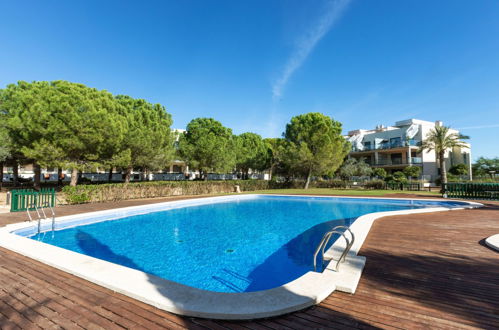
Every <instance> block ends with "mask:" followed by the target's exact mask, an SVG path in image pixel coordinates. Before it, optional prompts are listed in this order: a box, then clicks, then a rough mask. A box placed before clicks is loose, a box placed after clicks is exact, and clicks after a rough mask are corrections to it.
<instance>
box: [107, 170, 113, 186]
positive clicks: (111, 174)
mask: <svg viewBox="0 0 499 330" xmlns="http://www.w3.org/2000/svg"><path fill="white" fill-rule="evenodd" d="M111 181H113V167H111V168H110V169H109V175H108V177H107V182H108V183H111Z"/></svg>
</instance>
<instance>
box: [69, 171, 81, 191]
mask: <svg viewBox="0 0 499 330" xmlns="http://www.w3.org/2000/svg"><path fill="white" fill-rule="evenodd" d="M78 175H79V173H78V169H77V168H73V169H71V182H70V183H69V185H70V186H71V187H76V185H77V184H78Z"/></svg>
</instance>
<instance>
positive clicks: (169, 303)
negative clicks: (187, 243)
mask: <svg viewBox="0 0 499 330" xmlns="http://www.w3.org/2000/svg"><path fill="white" fill-rule="evenodd" d="M262 195H263V194H260V195H257V194H244V195H229V196H219V197H209V198H195V199H188V200H182V201H171V202H164V203H157V204H147V205H141V206H132V207H125V208H119V209H111V210H105V211H98V212H89V213H83V214H77V215H71V216H65V217H59V218H57V219H56V224H57V227H56V228H58V227H61V226H62V225H64V228H67V227H69V226H76V225H81V224H83V223H85V222H84V221H83V222H82V219H85V218H89V217H92V218H93V219H95V218H96V217H97V218H100V217H106V216H109V215H111V214H113V215H116V217H115V218H120V217H123V216H130V214H129V213H130V212H131V213H133V214H143V213H149V212H154V211H155V210H164V209H172V208H178V207H185V206H191V205H205V204H211V203H213V202H221V201H229V200H241V199H252V198H254V197H255V196H262ZM264 196H292V197H300V196H302V197H321V198H342V199H343V198H345V199H346V198H359V199H384V200H390V199H392V200H414V201H437V202H438V201H442V202H452V201H451V200H446V199H431V200H428V199H413V198H411V199H404V198H384V197H383V198H377V197H364V196H359V197H346V196H320V195H276V194H269V195H264ZM459 202H461V203H463V206H462V207H454V208H448V207H432V208H424V209H410V210H401V211H390V212H378V213H370V214H366V215H363V216H360V217H359V218H357V219H356V220H355V222H354V223H353V224H352V225H351V226H350V229H351V230H352V231H353V233H354V234H355V242H354V244H353V246H352V248H351V250H350V252H349V254H348V256H347V259H346V262H345V263H343V264H341V266H340V270H339V272H336V271H334V265H333V264H334V263H333V262H332V263H330V264H329V265H328V266H327V268H326V269H325V270H324V271H323V272H322V273H318V272H308V273H306V274H304V275H303V276H301V277H299V278H297V279H296V280H294V281H292V282H289V283H287V284H285V285H283V286H281V287H277V288H274V289H270V290H263V291H257V292H243V293H224V292H213V291H207V290H202V289H198V288H194V287H190V286H187V285H183V284H180V283H176V282H173V281H169V280H166V279H163V278H160V277H157V276H154V275H151V274H147V273H144V272H142V271H139V270H135V269H131V268H128V267H124V266H120V265H117V264H113V263H110V262H108V261H105V260H101V259H96V258H93V257H90V256H87V255H83V254H80V253H76V252H73V251H69V250H66V249H62V248H59V247H56V246H53V245H49V244H45V243H42V242H39V241H36V240H32V239H29V238H27V237H22V236H20V235H17V234H14V233H13V232H15V231H20V232H25V233H26V232H33V231H34V230H36V227H37V223H36V221H34V222H31V223H29V222H22V223H16V224H11V225H7V226H5V227H3V228H0V246H2V247H4V248H7V249H10V250H12V251H15V252H17V253H20V254H22V255H24V256H27V257H30V258H32V259H35V260H38V261H40V262H43V263H45V264H47V265H50V266H52V267H55V268H58V269H61V270H63V271H65V272H67V273H70V274H72V275H75V276H78V277H81V278H83V279H86V280H88V281H91V282H93V283H96V284H99V285H101V286H103V287H106V288H109V289H111V290H113V291H116V292H119V293H122V294H124V295H127V296H129V297H132V298H134V299H137V300H140V301H142V302H145V303H148V304H150V305H153V306H155V307H158V308H160V309H163V310H166V311H169V312H172V313H176V314H180V315H186V316H195V317H205V318H213V319H255V318H262V317H270V316H276V315H281V314H285V313H289V312H293V311H297V310H301V309H303V308H306V307H309V306H312V305H315V304H318V303H320V302H321V301H322V300H324V299H325V298H326V297H328V296H329V295H330V294H331V293H332V292H334V290H341V291H345V292H349V293H354V292H355V290H356V288H357V284H358V281H359V279H360V275H361V273H362V269H363V268H364V264H365V258H364V257H361V256H358V255H357V254H358V252H359V250H360V248H361V246H362V244H363V243H364V241H365V239H366V237H367V235H368V233H369V230H370V228H371V226H372V224H373V223H374V221H375V220H376V219H379V218H381V217H386V216H392V215H404V214H416V213H429V212H439V211H450V210H457V209H464V208H476V207H481V206H483V205H482V204H480V203H475V202H463V201H459ZM125 214H126V215H125ZM92 222H95V221H92ZM66 225H68V226H66ZM50 227H51V220H47V221H43V222H42V230H47V229H49V228H50ZM344 247H345V243H344V241H343V240H340V239H339V240H337V241H336V242H335V244H334V245H333V246H332V247H331V248H330V249H329V250H328V251H327V252H326V256H332V255H333V254H334V255H335V256H339V254H340V252H341V251H343V248H344ZM311 258H312V256H311ZM193 271H195V270H193Z"/></svg>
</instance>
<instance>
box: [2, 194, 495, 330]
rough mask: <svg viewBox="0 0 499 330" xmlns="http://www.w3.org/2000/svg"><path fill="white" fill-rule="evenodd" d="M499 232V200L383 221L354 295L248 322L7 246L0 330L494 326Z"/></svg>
mask: <svg viewBox="0 0 499 330" xmlns="http://www.w3.org/2000/svg"><path fill="white" fill-rule="evenodd" d="M118 206H123V204H120V205H118ZM108 207H109V205H107V206H106V205H105V204H99V205H97V206H96V205H94V206H92V208H94V209H95V208H101V209H103V208H108ZM115 207H116V206H115ZM86 208H87V209H86ZM86 208H85V207H73V209H71V208H67V209H66V210H65V211H64V213H66V214H69V213H71V212H72V213H75V212H81V211H85V212H87V211H89V210H88V208H90V206H86ZM14 218H15V216H3V215H2V216H0V223H4V224H5V223H8V222H12V221H14V220H15V219H14ZM496 233H499V203H487V207H486V208H483V209H479V210H462V211H452V212H441V213H430V214H420V215H408V216H394V217H387V218H383V219H380V220H378V221H377V222H376V223H375V224H374V226H373V228H372V229H371V232H370V234H369V236H368V238H367V240H366V242H365V243H364V246H363V247H362V249H361V251H360V253H359V254H360V255H363V256H366V257H367V264H366V268H365V270H364V273H363V275H362V279H361V281H360V284H359V287H358V290H357V292H356V293H355V294H354V295H349V294H345V293H341V292H334V293H333V294H332V295H330V296H329V297H328V298H327V299H326V300H325V301H323V302H322V303H321V304H320V305H318V306H314V307H311V308H308V309H306V310H303V311H301V312H296V313H292V314H289V315H285V316H281V317H275V318H270V319H263V320H254V321H245V322H233V321H232V322H229V321H214V320H205V319H197V318H187V317H181V316H177V315H174V314H171V313H168V312H164V311H161V310H158V309H156V308H154V307H152V306H149V305H146V304H143V303H141V302H138V301H136V300H134V299H131V298H128V297H126V296H123V295H120V294H117V293H114V292H112V291H110V290H108V289H105V288H102V287H100V286H98V285H95V284H92V283H90V282H87V281H85V280H83V279H80V278H77V277H74V276H71V275H68V274H67V273H65V272H62V271H59V270H56V269H54V268H51V267H49V266H46V265H44V264H41V263H39V262H36V261H33V260H31V259H29V258H26V257H23V256H21V255H18V254H15V253H13V252H10V251H8V250H5V249H0V328H1V329H18V328H24V329H38V328H69V329H73V328H84V329H118V328H120V329H121V328H133V329H137V328H146V329H159V328H167V329H177V328H189V329H205V328H210V329H227V328H228V329H247V328H249V329H287V328H291V329H305V328H306V329H310V328H338V329H351V328H359V329H365V328H373V327H374V328H405V329H407V328H409V329H416V328H437V329H438V328H445V329H459V328H488V329H492V328H496V329H497V328H499V253H498V252H495V251H493V250H491V249H489V248H487V247H486V246H484V244H483V239H484V238H486V237H488V236H490V235H492V234H496Z"/></svg>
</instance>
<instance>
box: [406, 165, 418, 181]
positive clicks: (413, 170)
mask: <svg viewBox="0 0 499 330" xmlns="http://www.w3.org/2000/svg"><path fill="white" fill-rule="evenodd" d="M402 172H403V173H404V174H405V176H406V177H407V178H408V179H409V178H417V177H419V174H421V167H419V166H407V167H406V168H404V170H403V171H402Z"/></svg>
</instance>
